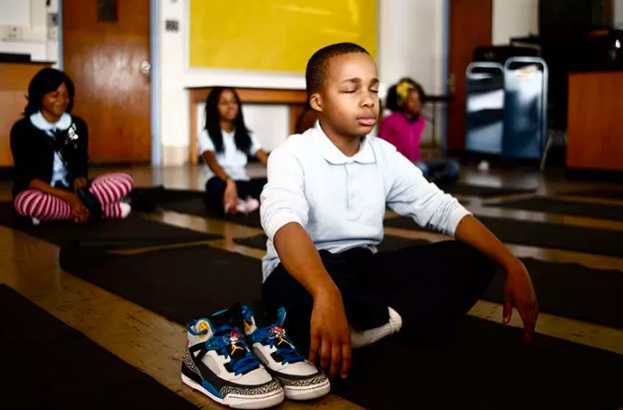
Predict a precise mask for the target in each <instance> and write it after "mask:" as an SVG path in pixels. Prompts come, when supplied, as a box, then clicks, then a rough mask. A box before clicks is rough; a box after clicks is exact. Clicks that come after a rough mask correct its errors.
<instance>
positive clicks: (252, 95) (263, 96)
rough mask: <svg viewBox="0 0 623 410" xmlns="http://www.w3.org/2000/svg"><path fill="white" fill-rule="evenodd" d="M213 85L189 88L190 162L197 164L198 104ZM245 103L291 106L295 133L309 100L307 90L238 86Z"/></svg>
mask: <svg viewBox="0 0 623 410" xmlns="http://www.w3.org/2000/svg"><path fill="white" fill-rule="evenodd" d="M211 89H212V88H211V87H193V88H189V89H188V100H189V104H188V106H189V108H190V163H191V164H193V165H195V164H197V138H198V135H199V130H198V129H197V105H198V104H202V103H204V102H205V100H206V98H207V97H208V94H209V93H210V90H211ZM236 92H237V93H238V96H239V97H240V101H241V102H242V103H243V104H245V103H246V104H279V105H287V106H288V107H289V112H290V114H289V118H290V133H294V127H295V125H296V119H297V118H298V116H299V114H300V113H301V111H302V110H303V107H304V106H305V104H306V102H307V93H306V91H305V90H290V89H275V88H236Z"/></svg>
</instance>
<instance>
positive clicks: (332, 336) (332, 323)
mask: <svg viewBox="0 0 623 410" xmlns="http://www.w3.org/2000/svg"><path fill="white" fill-rule="evenodd" d="M310 325H311V328H310V335H311V343H310V348H309V360H310V361H311V362H314V363H315V362H316V358H317V357H318V355H320V367H322V368H323V369H325V371H326V370H327V369H329V375H330V376H331V377H332V378H333V377H335V376H337V375H338V373H339V375H340V377H342V378H346V377H347V376H348V371H349V370H350V363H351V346H350V328H349V326H348V321H347V320H346V313H345V312H344V304H343V303H342V296H341V294H340V293H339V290H337V289H336V290H335V291H331V292H326V293H323V294H321V295H318V296H317V297H316V298H314V307H313V310H312V316H311V324H310Z"/></svg>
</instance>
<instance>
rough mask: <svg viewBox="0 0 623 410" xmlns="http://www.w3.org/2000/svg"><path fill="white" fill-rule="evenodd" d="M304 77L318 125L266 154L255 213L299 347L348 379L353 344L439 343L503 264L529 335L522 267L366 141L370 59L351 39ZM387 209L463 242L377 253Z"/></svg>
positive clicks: (417, 174) (530, 315) (373, 81)
mask: <svg viewBox="0 0 623 410" xmlns="http://www.w3.org/2000/svg"><path fill="white" fill-rule="evenodd" d="M306 82H307V93H308V98H309V103H310V106H311V107H312V108H313V109H314V110H315V111H316V112H317V113H318V116H319V121H318V122H317V123H316V125H315V127H314V128H312V129H310V130H308V131H306V132H304V133H303V134H301V135H295V136H292V137H290V138H288V139H287V140H286V142H285V143H283V144H282V145H281V146H279V147H278V148H277V149H276V150H274V151H273V152H272V153H271V156H270V159H269V161H268V183H267V184H266V186H265V187H264V190H263V192H262V201H261V207H260V214H261V220H262V226H263V228H264V231H265V232H266V235H267V236H268V241H267V254H266V256H265V257H264V260H263V263H262V268H263V276H264V284H263V299H264V302H265V303H266V305H267V306H268V307H269V308H273V307H276V306H285V307H286V309H287V311H288V314H289V321H288V329H289V333H290V335H291V336H292V338H293V340H294V342H295V343H296V344H297V346H300V347H302V348H303V349H306V350H308V352H309V358H310V359H311V360H313V361H316V359H318V358H320V365H321V366H322V367H323V368H324V369H326V370H327V371H328V372H329V373H330V375H332V376H335V375H337V374H340V375H341V376H342V377H346V376H347V374H348V371H349V367H350V361H351V348H352V347H357V346H362V345H365V344H368V343H371V342H374V341H376V340H378V339H380V338H382V337H384V336H386V335H388V334H391V333H393V332H396V331H398V330H399V329H402V332H403V333H404V334H405V336H406V337H408V338H410V339H412V340H413V342H414V343H427V344H428V343H443V342H444V341H447V340H448V338H450V337H451V336H452V334H453V332H454V330H455V329H456V325H457V322H458V321H459V320H460V319H461V318H462V317H463V316H464V315H465V313H466V312H467V311H468V310H469V309H470V308H471V307H472V306H473V305H474V303H475V302H476V301H477V300H478V298H479V297H480V296H481V294H482V293H483V292H484V290H485V289H486V288H487V286H488V284H489V281H490V279H491V277H492V275H493V273H494V270H495V264H496V263H497V264H498V265H499V266H500V267H501V268H502V269H503V270H504V272H505V273H506V286H505V297H506V301H505V303H504V309H503V318H504V321H505V322H508V321H509V320H510V316H511V309H512V307H513V306H515V307H517V309H518V310H519V313H520V315H521V317H522V319H523V321H524V326H525V328H524V335H525V337H526V339H530V338H531V337H532V335H533V330H534V325H535V321H536V318H537V311H538V308H537V302H536V297H535V294H534V289H533V287H532V282H531V280H530V276H529V274H528V272H527V271H526V268H525V266H524V265H523V264H522V263H521V262H520V261H519V260H518V259H517V258H516V257H514V256H513V255H512V254H511V253H510V252H509V251H508V249H507V248H506V247H505V246H504V245H503V244H502V243H501V242H500V241H499V240H498V239H497V238H496V237H495V236H494V235H493V234H492V233H491V232H490V231H489V230H488V229H487V228H486V227H485V226H484V225H482V224H481V223H480V222H479V221H478V220H477V219H476V218H475V217H474V216H472V215H471V214H470V212H469V211H467V210H466V209H465V208H463V207H462V206H461V205H460V204H459V202H458V201H457V200H456V199H455V198H453V197H451V196H450V195H448V194H445V193H444V192H442V191H441V190H440V189H439V188H437V187H436V186H435V185H434V184H431V183H429V182H428V181H426V179H424V177H423V176H422V173H421V171H420V170H419V169H418V168H417V167H415V166H414V165H413V163H412V162H411V161H409V160H408V159H407V158H405V157H404V156H403V155H401V154H399V153H398V152H397V151H396V148H395V147H394V146H393V145H391V144H389V143H387V142H386V141H384V140H382V139H380V138H374V137H371V136H369V135H368V133H369V132H370V131H371V130H372V129H373V128H374V125H375V124H376V121H377V118H378V109H379V106H378V104H379V99H378V94H377V93H378V86H379V80H378V75H377V70H376V64H375V63H374V60H373V59H372V57H370V55H369V54H368V52H367V51H366V50H365V49H364V48H362V47H360V46H358V45H355V44H352V43H339V44H334V45H330V46H327V47H325V48H322V49H320V50H318V51H317V52H316V53H314V55H313V56H312V57H311V58H310V60H309V62H308V63H307V69H306ZM386 205H388V206H389V207H390V208H391V209H393V210H394V211H395V212H396V213H398V214H400V215H407V216H410V217H412V218H413V220H414V222H415V223H417V224H418V225H421V226H426V227H429V228H435V229H437V230H439V231H442V232H445V233H446V234H448V235H451V236H455V237H456V239H457V240H456V241H445V242H439V243H432V244H429V245H425V246H411V247H408V248H405V249H401V250H397V251H391V252H378V250H377V246H378V245H379V244H380V243H381V241H382V240H383V217H384V214H385V207H386Z"/></svg>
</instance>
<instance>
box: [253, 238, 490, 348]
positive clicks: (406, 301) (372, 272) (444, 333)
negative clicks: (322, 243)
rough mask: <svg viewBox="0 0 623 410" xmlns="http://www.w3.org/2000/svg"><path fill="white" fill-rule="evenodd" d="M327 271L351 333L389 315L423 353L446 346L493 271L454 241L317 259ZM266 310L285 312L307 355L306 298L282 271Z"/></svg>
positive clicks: (275, 276) (274, 277) (272, 283)
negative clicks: (427, 348) (390, 311)
mask: <svg viewBox="0 0 623 410" xmlns="http://www.w3.org/2000/svg"><path fill="white" fill-rule="evenodd" d="M320 257H321V258H322V262H323V263H324V265H325V267H326V269H327V271H328V272H329V274H330V275H331V277H332V278H333V281H334V282H335V283H336V285H337V286H338V288H339V289H340V291H341V293H342V300H343V301H344V308H345V310H346V316H347V318H348V320H349V324H350V326H352V327H353V328H354V329H356V330H365V329H370V328H373V327H378V326H381V325H383V324H385V323H387V321H388V320H389V316H388V311H387V307H388V306H391V307H392V308H393V309H395V310H396V311H397V312H398V313H399V314H400V315H401V316H402V320H403V327H402V331H401V333H403V335H404V336H406V337H408V338H409V340H410V341H413V342H414V343H419V344H423V345H431V344H432V345H434V344H443V343H445V342H447V341H450V340H451V339H452V336H453V335H454V332H455V329H456V326H457V324H458V322H459V320H460V319H461V318H462V317H464V315H465V313H466V312H467V311H468V310H469V309H470V308H471V307H472V306H473V305H474V304H475V303H476V301H477V300H478V299H479V298H480V296H481V295H482V293H483V292H484V291H485V290H486V289H487V287H488V285H489V282H490V281H491V278H492V277H493V274H494V272H495V264H494V263H493V262H492V261H490V260H489V259H488V258H487V257H485V256H484V255H482V254H481V253H479V252H478V251H477V250H475V249H473V248H471V247H469V246H467V245H465V244H463V243H461V242H457V241H446V242H439V243H435V244H430V245H425V246H413V247H408V248H404V249H400V250H396V251H390V252H382V253H377V254H373V253H372V252H370V251H369V250H368V249H365V248H356V249H351V250H348V251H345V252H342V253H339V254H331V253H329V252H327V251H321V252H320ZM263 300H264V303H265V305H266V307H268V308H269V309H275V308H277V307H279V306H285V307H286V309H287V312H288V323H287V327H288V333H289V334H290V335H291V336H292V338H293V340H294V341H295V342H296V343H297V345H298V347H299V348H300V349H301V350H302V351H304V352H307V350H308V348H309V323H310V319H311V310H312V305H313V303H312V298H311V296H310V295H309V294H308V293H307V291H306V290H305V288H303V286H302V285H301V284H300V283H298V282H297V281H296V280H295V279H294V278H293V277H292V276H290V274H288V272H287V271H286V270H285V268H284V267H283V265H279V266H278V267H277V268H276V269H275V270H274V271H273V272H272V273H271V275H270V276H269V277H268V279H267V280H266V282H265V283H264V286H263Z"/></svg>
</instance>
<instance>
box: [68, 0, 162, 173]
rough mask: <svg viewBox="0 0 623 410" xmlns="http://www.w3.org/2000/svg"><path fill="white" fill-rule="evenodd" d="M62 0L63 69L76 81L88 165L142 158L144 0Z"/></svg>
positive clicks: (146, 155)
mask: <svg viewBox="0 0 623 410" xmlns="http://www.w3.org/2000/svg"><path fill="white" fill-rule="evenodd" d="M62 4H63V55H64V70H65V71H66V72H67V74H69V76H70V77H71V78H72V79H73V81H74V82H75V85H76V98H75V104H74V110H73V112H74V113H75V114H76V115H79V116H81V117H82V118H83V119H84V120H85V121H86V122H87V125H88V127H89V154H90V160H91V163H92V164H102V163H109V164H110V163H146V162H148V161H149V160H150V158H151V128H150V77H149V76H150V73H149V69H150V66H149V61H150V60H149V0H116V1H115V0H109V1H102V0H63V2H62ZM103 7H104V8H106V7H108V9H107V10H106V9H103ZM98 8H99V9H98Z"/></svg>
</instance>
